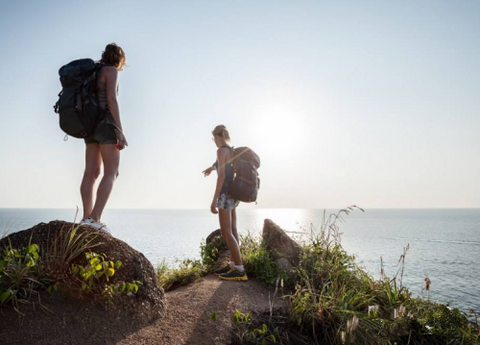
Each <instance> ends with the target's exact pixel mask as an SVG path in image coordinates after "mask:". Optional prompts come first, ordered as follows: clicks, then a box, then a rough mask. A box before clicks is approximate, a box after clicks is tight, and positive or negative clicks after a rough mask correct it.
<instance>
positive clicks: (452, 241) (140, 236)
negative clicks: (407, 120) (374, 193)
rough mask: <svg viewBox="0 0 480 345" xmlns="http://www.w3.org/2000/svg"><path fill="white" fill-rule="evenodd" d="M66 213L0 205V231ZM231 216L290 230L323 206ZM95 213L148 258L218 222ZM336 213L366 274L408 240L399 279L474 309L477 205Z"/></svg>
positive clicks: (183, 247)
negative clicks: (427, 286)
mask: <svg viewBox="0 0 480 345" xmlns="http://www.w3.org/2000/svg"><path fill="white" fill-rule="evenodd" d="M335 211H336V210H335ZM328 213H330V212H327V214H328ZM74 216H75V211H74V210H65V209H59V210H56V209H45V210H41V209H0V231H1V232H3V230H8V231H9V232H10V233H11V232H15V231H19V230H24V229H28V228H30V227H31V226H33V225H36V224H38V223H39V222H48V221H50V220H54V219H61V220H67V221H73V219H74ZM238 217H239V220H238V228H239V231H240V233H245V232H247V231H250V232H252V233H257V232H258V233H259V232H260V231H261V229H262V226H263V220H264V219H265V218H270V219H272V220H273V221H275V222H276V223H277V224H279V225H280V226H282V227H283V228H284V229H285V230H287V231H291V232H292V234H293V235H294V236H297V235H296V234H294V233H293V232H298V231H302V229H310V228H311V226H313V227H314V228H317V229H318V228H319V227H320V224H321V222H322V217H323V210H302V209H254V210H252V209H249V210H242V209H239V210H238ZM103 220H104V221H105V222H106V223H107V224H108V225H109V227H110V228H111V230H112V232H113V234H114V235H115V236H116V237H118V238H120V239H122V240H123V241H125V242H127V243H128V244H130V245H131V246H132V247H134V248H135V249H137V250H139V251H140V252H142V253H144V255H145V256H146V257H147V258H148V259H150V261H151V262H152V263H153V264H154V265H155V264H158V263H159V262H160V261H161V260H162V259H164V258H165V259H166V260H167V261H168V262H170V263H172V264H173V263H175V260H176V259H184V258H199V256H200V253H199V244H200V242H201V240H202V239H204V238H206V237H207V236H208V234H209V233H210V232H211V231H213V230H215V229H217V228H218V223H217V218H216V216H214V215H212V214H210V213H209V211H208V210H107V211H106V212H105V215H104V217H103ZM344 220H345V222H342V223H340V232H341V233H343V234H342V245H343V247H344V248H345V250H346V251H347V252H348V253H350V254H355V255H356V257H357V262H358V263H359V264H360V265H361V266H363V267H364V268H365V269H366V270H367V271H368V272H370V274H371V275H372V276H374V277H376V278H378V277H379V275H380V257H382V258H383V262H384V267H385V270H386V273H387V275H389V276H393V275H395V273H396V271H397V262H398V260H399V258H400V255H401V254H402V253H403V248H404V247H406V246H407V245H409V250H408V252H407V255H406V259H405V271H404V278H403V282H404V284H405V285H406V286H408V287H409V288H410V289H411V290H412V291H413V292H415V293H416V294H418V295H421V296H424V297H427V293H426V292H425V291H422V286H423V284H424V279H425V276H428V277H429V278H430V280H431V282H432V284H431V287H430V298H431V299H433V300H436V301H439V302H443V303H446V302H448V303H450V305H451V306H453V307H459V308H461V309H463V310H464V311H468V310H469V309H470V308H475V309H477V310H478V309H480V210H479V209H431V210H430V209H421V210H410V209H409V210H407V209H403V210H366V212H365V213H362V212H360V211H354V212H352V213H351V214H350V215H349V216H345V217H344ZM0 235H1V233H0Z"/></svg>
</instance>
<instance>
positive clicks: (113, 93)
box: [104, 66, 123, 132]
mask: <svg viewBox="0 0 480 345" xmlns="http://www.w3.org/2000/svg"><path fill="white" fill-rule="evenodd" d="M104 68H105V84H106V87H107V90H106V91H107V104H108V108H109V109H110V113H111V114H112V117H113V121H114V122H115V125H116V126H117V127H118V128H119V129H120V130H121V131H122V132H123V129H122V121H120V108H119V106H118V102H117V86H118V71H117V69H116V68H115V67H111V66H106V67H104Z"/></svg>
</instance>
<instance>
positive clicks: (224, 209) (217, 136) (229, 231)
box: [203, 125, 248, 280]
mask: <svg viewBox="0 0 480 345" xmlns="http://www.w3.org/2000/svg"><path fill="white" fill-rule="evenodd" d="M212 135H213V138H212V140H213V141H215V145H217V147H218V150H217V161H216V162H215V163H214V164H213V166H211V167H209V168H208V169H206V170H204V171H203V174H204V175H205V176H208V175H210V173H211V172H212V171H213V170H214V169H215V170H217V175H218V178H217V184H216V187H215V194H214V195H213V201H212V204H211V205H210V210H211V211H212V213H213V214H217V213H218V218H219V221H220V230H221V232H222V236H223V238H224V239H225V241H226V242H227V246H228V249H229V250H230V254H231V261H230V262H229V263H228V265H227V266H225V267H223V268H220V269H218V270H215V272H214V273H215V274H216V275H218V276H219V277H220V279H223V280H248V277H247V272H245V269H244V268H243V263H242V255H241V254H240V247H239V245H238V243H239V241H238V233H237V213H236V211H235V208H236V207H237V205H238V203H239V202H238V201H237V200H235V199H232V198H231V197H230V196H229V195H228V193H227V191H228V185H229V184H230V182H231V181H232V179H233V166H232V160H233V149H232V147H231V146H230V145H228V142H230V134H229V133H228V130H227V128H226V127H225V126H224V125H219V126H217V127H215V129H214V130H213V131H212ZM217 209H218V211H217ZM232 260H233V261H232Z"/></svg>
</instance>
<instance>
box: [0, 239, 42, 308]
mask: <svg viewBox="0 0 480 345" xmlns="http://www.w3.org/2000/svg"><path fill="white" fill-rule="evenodd" d="M38 251H39V246H38V245H37V244H29V245H28V246H27V247H24V248H22V249H21V250H17V249H14V248H13V247H12V244H11V243H10V244H9V246H8V247H6V248H3V249H0V306H2V305H5V304H12V305H13V308H14V309H15V311H16V312H17V313H19V315H23V314H22V313H21V312H20V304H26V303H29V300H30V299H31V297H32V295H34V294H35V295H37V296H38V299H40V296H39V295H38V292H37V290H39V289H42V288H45V286H46V279H45V278H46V277H44V276H41V275H39V273H38V263H39V254H38ZM39 301H40V300H39ZM40 306H42V305H41V303H40Z"/></svg>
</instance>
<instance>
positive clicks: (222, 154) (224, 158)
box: [210, 148, 228, 213]
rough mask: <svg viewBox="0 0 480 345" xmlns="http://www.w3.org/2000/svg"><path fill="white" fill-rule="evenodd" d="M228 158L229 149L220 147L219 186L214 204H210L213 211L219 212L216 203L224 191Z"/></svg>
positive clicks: (218, 156)
mask: <svg viewBox="0 0 480 345" xmlns="http://www.w3.org/2000/svg"><path fill="white" fill-rule="evenodd" d="M227 158H228V150H227V149H226V148H219V149H218V150H217V160H218V178H217V186H216V187H215V194H214V195H213V200H212V205H211V206H210V209H211V211H212V213H217V210H216V204H217V199H218V197H219V196H220V192H221V191H222V187H223V183H224V182H225V164H226V162H227ZM214 210H215V212H214Z"/></svg>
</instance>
